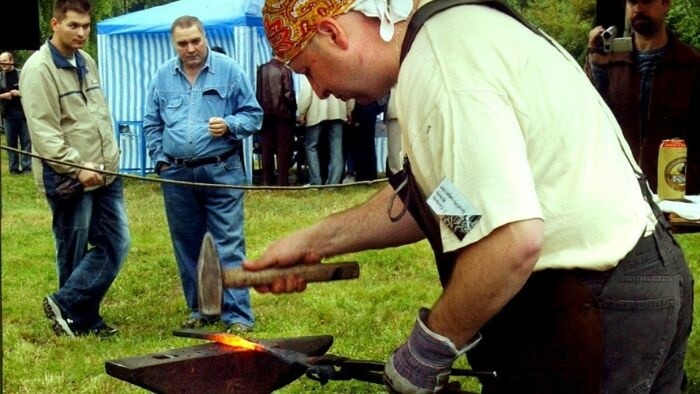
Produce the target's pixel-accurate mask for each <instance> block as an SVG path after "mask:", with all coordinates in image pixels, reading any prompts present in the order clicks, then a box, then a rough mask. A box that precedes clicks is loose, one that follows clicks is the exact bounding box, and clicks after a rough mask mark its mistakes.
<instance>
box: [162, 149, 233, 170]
mask: <svg viewBox="0 0 700 394" xmlns="http://www.w3.org/2000/svg"><path fill="white" fill-rule="evenodd" d="M236 152H238V149H231V150H230V151H228V152H224V153H222V154H220V155H219V156H202V157H172V156H170V155H165V156H166V157H167V158H168V161H169V162H171V163H173V164H175V165H178V166H185V167H189V168H194V167H199V166H203V165H206V164H215V163H221V162H222V161H224V160H226V159H228V158H229V157H231V155H233V154H234V153H236Z"/></svg>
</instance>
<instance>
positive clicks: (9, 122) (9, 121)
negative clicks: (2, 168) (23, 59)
mask: <svg viewBox="0 0 700 394" xmlns="http://www.w3.org/2000/svg"><path fill="white" fill-rule="evenodd" d="M0 70H1V71H0V105H2V107H3V109H2V118H3V125H4V128H5V133H6V135H5V138H6V139H7V146H9V147H10V148H14V149H18V148H19V149H21V150H23V151H25V152H31V150H32V143H31V139H30V138H29V129H28V128H27V119H26V118H25V116H24V110H23V109H22V102H21V99H20V98H21V97H22V96H21V94H20V91H19V74H20V71H21V70H20V69H19V68H16V67H15V58H14V56H13V55H12V53H10V52H3V53H0ZM7 159H8V161H9V165H10V174H20V173H22V172H32V159H31V156H28V155H20V154H17V152H13V151H8V152H7Z"/></svg>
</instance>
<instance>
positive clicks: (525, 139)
mask: <svg viewBox="0 0 700 394" xmlns="http://www.w3.org/2000/svg"><path fill="white" fill-rule="evenodd" d="M396 100H397V101H396V104H397V107H398V112H399V122H400V124H401V130H402V151H403V152H405V153H406V154H407V155H408V157H409V160H410V162H411V166H412V169H413V172H414V175H415V176H416V180H417V182H418V184H419V186H420V187H421V189H422V191H423V194H424V195H425V197H428V196H429V195H430V194H431V193H432V192H433V191H434V190H436V188H438V185H440V184H441V182H442V181H443V179H448V180H449V181H450V182H452V183H453V184H454V185H455V186H456V189H457V191H458V194H460V195H461V196H459V197H460V198H463V199H464V200H465V201H466V202H467V203H468V204H469V205H470V206H472V207H473V208H474V209H475V210H476V211H478V212H479V214H480V215H481V218H480V219H479V221H478V222H476V224H475V226H474V228H473V229H471V230H470V231H469V232H468V233H467V234H466V236H464V237H463V238H462V239H460V237H458V236H457V235H455V233H454V232H453V231H452V230H451V229H450V228H448V227H447V226H446V225H445V224H444V223H443V222H441V224H440V227H441V233H442V242H443V248H444V250H445V251H453V250H456V249H459V248H462V247H464V246H467V245H469V244H471V243H474V242H478V241H479V240H480V239H481V238H483V237H485V236H487V235H488V234H489V233H491V231H493V230H494V229H496V228H498V227H500V226H503V225H505V224H508V223H512V222H516V221H520V220H526V219H533V218H541V219H543V220H544V222H545V233H544V246H543V250H542V253H541V257H540V259H539V261H538V263H537V265H536V267H535V269H536V270H541V269H545V268H585V269H598V270H604V269H609V268H611V267H613V266H615V265H616V264H617V262H618V261H619V260H620V259H622V258H623V257H624V256H625V255H626V254H627V252H629V251H630V250H631V249H632V248H633V247H634V245H635V244H636V243H637V241H638V240H639V238H640V237H641V236H642V235H643V234H648V233H649V232H650V231H651V229H653V226H654V224H655V219H654V217H653V214H652V213H651V209H650V208H649V206H648V204H647V203H646V202H645V201H644V199H643V197H642V195H641V193H640V188H639V184H638V182H637V180H636V178H635V176H634V174H633V170H632V166H631V164H630V161H628V159H627V158H626V157H625V155H624V154H623V150H622V149H621V147H620V141H624V139H623V138H622V137H621V131H620V128H619V126H618V124H617V122H616V121H615V118H614V116H613V115H612V113H611V112H610V110H609V109H608V107H607V106H606V105H605V103H604V101H603V100H602V99H601V98H600V96H599V95H598V93H597V92H596V90H595V89H594V88H593V86H592V85H591V84H590V82H589V80H588V78H586V76H585V75H584V73H583V71H582V70H581V68H580V66H579V65H578V63H576V61H575V60H574V59H572V58H571V57H570V56H569V55H568V54H566V52H565V50H564V49H561V48H560V49H559V50H557V49H556V48H555V47H553V46H552V45H551V44H550V43H548V42H547V41H546V40H544V39H543V38H541V37H540V36H537V35H534V34H532V33H531V32H530V31H529V29H528V28H526V27H525V26H523V25H521V24H520V23H519V22H517V21H516V20H514V19H512V18H511V17H509V16H507V15H505V14H503V13H501V12H499V11H496V10H493V9H491V8H488V7H485V6H460V7H455V8H453V9H451V10H448V11H444V12H442V13H440V14H437V15H435V16H433V17H432V18H431V19H430V20H428V21H427V22H426V24H425V25H424V26H423V28H422V29H421V30H420V32H419V33H418V35H417V37H416V38H415V41H414V42H413V45H412V49H411V51H410V52H409V54H408V56H407V57H406V59H405V60H404V63H403V65H402V67H401V71H400V74H399V80H398V85H397V97H396ZM624 146H625V150H627V152H626V153H627V154H628V157H629V148H628V147H627V145H626V143H625V144H624ZM635 166H636V165H635ZM504 247H507V245H504Z"/></svg>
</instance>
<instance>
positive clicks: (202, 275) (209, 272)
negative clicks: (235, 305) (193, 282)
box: [197, 232, 224, 316]
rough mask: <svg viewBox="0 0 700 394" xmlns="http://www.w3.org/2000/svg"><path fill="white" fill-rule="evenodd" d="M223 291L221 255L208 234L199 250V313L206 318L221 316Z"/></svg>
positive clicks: (205, 235)
mask: <svg viewBox="0 0 700 394" xmlns="http://www.w3.org/2000/svg"><path fill="white" fill-rule="evenodd" d="M223 291H224V289H223V283H222V278H221V262H220V261H219V254H218V253H217V252H216V246H215V245H214V239H213V238H212V236H211V234H210V233H209V232H207V233H206V234H204V239H202V247H201V248H200V250H199V259H198V260H197V299H198V301H199V312H200V313H201V314H202V315H205V316H219V315H221V302H222V296H223Z"/></svg>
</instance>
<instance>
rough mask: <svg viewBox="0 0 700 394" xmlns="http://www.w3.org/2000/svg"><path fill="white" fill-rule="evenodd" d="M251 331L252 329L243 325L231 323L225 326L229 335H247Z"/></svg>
mask: <svg viewBox="0 0 700 394" xmlns="http://www.w3.org/2000/svg"><path fill="white" fill-rule="evenodd" d="M251 331H253V327H251V326H248V325H245V324H243V323H231V324H229V325H227V326H226V332H227V333H230V334H248V333H250V332H251Z"/></svg>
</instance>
